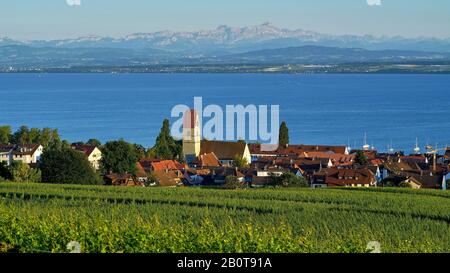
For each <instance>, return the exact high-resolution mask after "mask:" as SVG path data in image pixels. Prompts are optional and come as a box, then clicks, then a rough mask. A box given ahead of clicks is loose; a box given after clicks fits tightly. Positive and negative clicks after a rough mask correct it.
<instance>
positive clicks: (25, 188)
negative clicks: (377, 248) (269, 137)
mask: <svg viewBox="0 0 450 273" xmlns="http://www.w3.org/2000/svg"><path fill="white" fill-rule="evenodd" d="M449 222H450V194H449V193H447V192H443V191H432V190H411V189H387V188H386V189H359V190H355V189H324V190H311V189H299V188H293V189H263V190H215V189H202V188H119V187H105V186H75V185H47V184H20V183H0V250H2V251H8V252H66V251H67V248H66V245H67V243H69V242H70V241H77V242H79V243H80V244H81V248H82V251H83V252H158V253H160V252H183V253H184V252H366V251H367V249H366V246H367V244H368V243H369V242H371V241H378V242H380V244H381V250H382V251H383V252H450V236H448V234H450V226H449Z"/></svg>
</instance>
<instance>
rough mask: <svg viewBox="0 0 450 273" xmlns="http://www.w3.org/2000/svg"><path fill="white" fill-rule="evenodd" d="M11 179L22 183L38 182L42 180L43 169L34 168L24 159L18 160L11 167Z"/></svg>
mask: <svg viewBox="0 0 450 273" xmlns="http://www.w3.org/2000/svg"><path fill="white" fill-rule="evenodd" d="M10 172H11V180H12V181H13V182H20V183H25V182H29V183H36V182H41V171H40V170H38V169H32V168H30V166H29V165H28V164H25V163H23V162H22V161H16V162H14V163H13V164H12V166H11V167H10Z"/></svg>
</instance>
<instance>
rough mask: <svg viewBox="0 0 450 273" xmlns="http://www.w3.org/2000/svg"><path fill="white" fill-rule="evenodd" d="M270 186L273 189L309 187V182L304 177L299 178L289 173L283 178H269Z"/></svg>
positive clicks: (274, 176)
mask: <svg viewBox="0 0 450 273" xmlns="http://www.w3.org/2000/svg"><path fill="white" fill-rule="evenodd" d="M269 186H272V187H285V188H287V187H302V188H306V187H309V183H308V181H307V180H306V179H305V178H303V177H298V176H296V175H295V174H293V173H291V172H289V173H284V174H282V175H281V176H276V175H274V174H271V175H270V177H269Z"/></svg>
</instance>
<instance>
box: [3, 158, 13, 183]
mask: <svg viewBox="0 0 450 273" xmlns="http://www.w3.org/2000/svg"><path fill="white" fill-rule="evenodd" d="M11 179H12V175H11V171H10V169H9V168H8V167H7V166H6V163H5V162H0V180H11Z"/></svg>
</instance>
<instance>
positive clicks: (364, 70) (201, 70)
mask: <svg viewBox="0 0 450 273" xmlns="http://www.w3.org/2000/svg"><path fill="white" fill-rule="evenodd" d="M0 73H2V74H7V73H69V74H70V73H121V74H127V73H137V74H173V73H179V74H191V73H195V74H221V73H223V74H242V73H249V74H450V63H443V64H428V63H425V64H402V63H396V64H373V63H370V64H332V65H327V64H313V65H310V64H307V65H304V64H205V65H201V64H194V65H189V64H177V65H151V66H108V67H107V66H87V67H67V68H64V67H54V68H14V67H11V68H1V67H0Z"/></svg>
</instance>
